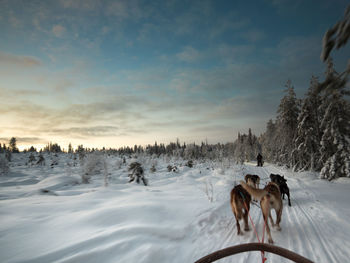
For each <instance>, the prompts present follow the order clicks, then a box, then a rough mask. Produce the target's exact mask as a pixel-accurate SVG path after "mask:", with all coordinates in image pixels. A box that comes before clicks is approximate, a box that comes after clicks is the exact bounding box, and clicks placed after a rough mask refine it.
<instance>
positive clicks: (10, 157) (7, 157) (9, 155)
mask: <svg viewBox="0 0 350 263" xmlns="http://www.w3.org/2000/svg"><path fill="white" fill-rule="evenodd" d="M5 158H6V160H7V161H8V162H11V160H12V154H11V152H10V151H7V152H6V153H5Z"/></svg>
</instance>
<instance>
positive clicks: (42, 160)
mask: <svg viewBox="0 0 350 263" xmlns="http://www.w3.org/2000/svg"><path fill="white" fill-rule="evenodd" d="M36 164H37V165H45V158H44V156H42V154H41V153H40V155H39V160H38V161H37V162H36Z"/></svg>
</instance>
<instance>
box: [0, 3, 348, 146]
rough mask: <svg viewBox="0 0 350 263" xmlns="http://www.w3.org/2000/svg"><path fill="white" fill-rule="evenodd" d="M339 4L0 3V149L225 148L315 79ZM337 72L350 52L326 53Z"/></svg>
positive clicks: (321, 71) (263, 124)
mask: <svg viewBox="0 0 350 263" xmlns="http://www.w3.org/2000/svg"><path fill="white" fill-rule="evenodd" d="M348 4H349V3H348V1H345V0H344V1H343V0H332V1H325V0H319V1H308V0H306V1H302V0H292V1H289V0H259V1H220V0H217V1H207V0H202V1H195V0H193V1H175V0H169V1H164V0H159V1H158V0H156V1H139V0H116V1H112V0H55V1H53V0H47V1H39V0H23V1H21V0H0V33H1V34H0V35H1V40H0V101H1V102H0V142H3V143H8V140H9V139H10V138H11V137H16V138H17V144H18V146H19V147H20V148H22V149H23V148H25V147H29V146H30V145H34V146H36V147H39V148H40V147H41V146H42V145H45V144H47V143H48V142H50V141H51V142H56V143H58V144H60V145H61V146H62V147H65V148H67V145H68V143H72V145H73V146H75V147H76V146H77V145H79V144H83V145H84V146H86V147H98V148H101V147H103V146H105V147H107V148H109V147H112V148H115V147H122V146H126V145H128V146H133V145H135V144H137V145H147V144H153V143H154V142H155V141H157V142H158V143H168V142H170V141H176V139H177V138H178V139H179V140H180V141H181V142H186V143H192V142H196V143H199V142H201V141H208V142H209V143H218V142H220V143H225V142H232V141H234V140H235V139H236V138H237V134H238V132H241V133H247V132H248V129H249V128H251V129H252V131H253V133H255V134H257V135H259V134H261V133H263V132H264V130H265V128H266V123H267V121H268V120H269V119H274V118H275V117H276V111H277V107H278V105H279V102H280V100H281V98H282V97H283V96H284V94H285V93H284V90H285V84H286V82H287V80H288V79H290V80H291V81H292V84H293V86H294V88H295V91H296V93H297V96H298V97H299V98H302V97H303V96H304V94H305V93H306V91H307V89H308V87H309V82H310V79H311V76H312V75H315V76H318V77H319V78H320V80H322V79H323V78H324V72H325V64H324V63H322V62H321V60H320V53H321V47H322V38H323V35H324V33H325V32H326V30H327V29H328V28H330V27H332V26H333V25H334V24H335V23H336V22H337V21H339V20H340V19H341V18H342V17H343V14H344V12H345V9H346V7H347V5H348ZM332 56H333V58H334V62H335V67H336V69H337V70H338V71H343V70H344V69H345V67H346V65H347V60H348V59H349V57H350V48H349V45H348V46H347V47H345V48H343V49H342V50H339V51H335V52H333V53H332Z"/></svg>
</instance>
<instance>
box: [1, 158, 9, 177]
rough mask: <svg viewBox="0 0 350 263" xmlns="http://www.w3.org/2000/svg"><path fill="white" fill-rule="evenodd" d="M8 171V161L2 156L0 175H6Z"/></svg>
mask: <svg viewBox="0 0 350 263" xmlns="http://www.w3.org/2000/svg"><path fill="white" fill-rule="evenodd" d="M9 171H10V167H9V165H8V161H7V159H6V158H4V156H0V175H7V174H8V172H9Z"/></svg>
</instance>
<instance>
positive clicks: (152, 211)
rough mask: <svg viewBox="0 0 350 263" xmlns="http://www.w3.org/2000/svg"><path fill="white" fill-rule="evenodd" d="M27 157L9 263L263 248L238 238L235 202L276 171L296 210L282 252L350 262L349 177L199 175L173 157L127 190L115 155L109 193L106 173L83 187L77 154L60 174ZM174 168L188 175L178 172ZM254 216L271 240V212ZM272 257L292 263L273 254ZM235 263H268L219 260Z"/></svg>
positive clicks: (12, 212)
mask: <svg viewBox="0 0 350 263" xmlns="http://www.w3.org/2000/svg"><path fill="white" fill-rule="evenodd" d="M25 158H26V157H25V156H24V154H19V155H18V156H14V161H13V163H12V164H11V165H12V167H11V172H10V174H8V175H7V176H2V177H0V218H1V224H0V261H1V262H144V263H146V262H194V261H195V260H197V259H199V258H201V257H203V256H205V255H207V254H209V253H211V252H214V251H216V250H219V249H222V248H225V247H228V246H232V245H237V244H241V243H249V242H257V240H256V237H255V234H254V232H253V231H252V230H251V231H249V232H245V233H244V235H243V236H237V235H236V225H235V219H234V216H233V213H232V211H231V207H230V204H229V198H230V197H229V194H230V191H231V189H232V187H233V186H234V185H235V183H238V182H239V181H240V180H242V179H243V177H244V175H245V174H246V173H252V174H257V175H259V176H260V177H261V179H262V180H261V182H262V185H263V184H264V183H265V182H267V181H268V177H269V174H270V173H279V174H283V175H285V177H286V178H287V179H288V182H287V183H288V186H289V188H290V192H291V203H292V207H289V206H288V205H287V201H286V200H284V210H283V214H282V223H281V227H282V231H277V230H275V229H273V228H271V229H272V237H273V239H274V241H275V244H276V245H278V246H281V247H284V248H287V249H289V250H292V251H294V252H296V253H298V254H301V255H303V256H304V257H307V258H309V259H311V260H313V261H314V262H347V261H348V259H349V258H350V252H349V250H348V247H350V223H349V222H348V218H350V206H349V205H348V200H347V199H348V198H347V197H348V193H349V189H350V182H349V180H347V179H344V178H342V179H339V180H337V181H335V182H331V183H330V182H328V181H324V180H320V179H317V176H318V174H313V173H306V172H305V173H292V172H290V171H288V170H285V169H282V168H280V167H275V166H273V165H268V164H267V166H265V167H256V166H255V164H250V163H248V164H245V165H223V164H221V163H220V164H219V163H195V165H194V168H189V167H185V166H182V165H181V161H177V160H170V161H169V160H165V159H164V158H163V159H162V158H160V159H158V160H157V161H156V169H157V171H156V172H155V173H151V172H150V171H149V168H150V167H151V165H152V164H154V160H153V161H149V160H147V159H146V158H144V159H141V163H143V164H144V165H143V166H144V168H145V175H146V178H147V179H148V180H149V186H147V187H145V186H143V185H142V184H139V185H138V184H136V183H127V182H128V179H129V178H128V177H127V174H128V172H127V166H126V165H121V164H120V158H119V157H114V156H110V157H105V158H106V160H107V164H108V173H109V184H108V187H105V186H104V173H103V171H102V172H99V173H98V174H97V175H93V176H91V180H90V184H81V176H80V173H81V171H82V169H81V167H80V166H79V164H78V165H77V166H72V167H69V169H68V168H67V167H68V166H67V163H69V162H71V160H70V158H68V156H67V155H63V156H61V155H60V156H59V157H58V159H59V164H58V165H57V166H55V167H54V168H51V167H50V166H49V165H48V163H47V165H46V166H43V167H38V166H32V167H28V166H25V165H24V162H25ZM45 158H47V157H45ZM47 160H48V158H47ZM131 161H132V160H131V159H127V163H130V162H131ZM168 161H169V163H168ZM183 163H185V162H183ZM168 164H175V165H177V166H178V168H179V172H178V173H173V172H168V171H167V168H166V167H167V165H168ZM19 165H20V166H19ZM250 214H251V217H252V218H253V221H254V224H255V225H256V227H257V230H258V233H259V234H260V236H261V235H262V230H263V220H262V215H261V211H260V209H259V208H258V207H257V206H256V205H251V210H250ZM273 217H274V213H273ZM274 218H275V217H274ZM242 223H243V222H242V221H241V225H242ZM249 225H250V227H251V223H250V222H249ZM267 258H268V262H290V261H288V260H285V259H283V258H281V257H279V256H277V255H272V254H267ZM233 260H235V262H260V261H261V256H260V252H250V253H243V254H239V255H235V256H232V257H229V258H226V259H222V260H220V261H219V262H232V261H233Z"/></svg>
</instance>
